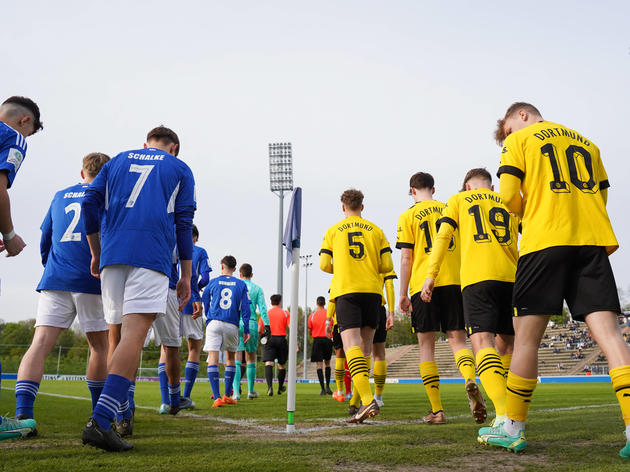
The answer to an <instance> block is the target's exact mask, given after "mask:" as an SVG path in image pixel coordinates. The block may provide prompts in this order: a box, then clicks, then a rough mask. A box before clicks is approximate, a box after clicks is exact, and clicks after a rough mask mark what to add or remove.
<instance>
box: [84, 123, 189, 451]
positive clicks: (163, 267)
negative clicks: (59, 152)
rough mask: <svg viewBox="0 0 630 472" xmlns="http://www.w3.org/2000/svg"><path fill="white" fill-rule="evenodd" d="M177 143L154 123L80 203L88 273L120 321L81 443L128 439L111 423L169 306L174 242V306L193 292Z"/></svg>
mask: <svg viewBox="0 0 630 472" xmlns="http://www.w3.org/2000/svg"><path fill="white" fill-rule="evenodd" d="M178 151H179V138H178V137H177V134H176V133H175V132H174V131H172V130H170V129H168V128H166V127H164V126H158V127H157V128H154V129H152V130H151V131H150V132H149V133H148V135H147V141H146V144H145V147H144V149H138V150H132V151H126V152H123V153H120V154H119V155H118V156H116V157H114V158H113V159H112V160H111V161H110V162H108V163H107V164H105V166H103V168H102V169H101V172H100V173H99V175H98V176H97V177H96V178H95V179H94V181H93V182H92V184H91V185H90V187H89V188H88V189H87V190H86V195H85V198H84V200H83V203H82V205H81V210H82V213H83V217H84V222H85V232H86V234H87V238H88V242H89V244H90V250H91V253H92V262H91V273H92V275H94V276H95V277H100V278H101V290H102V293H103V309H104V312H105V316H106V319H107V321H108V322H109V323H110V324H122V328H121V337H120V342H119V343H118V345H117V347H116V349H115V351H114V353H113V355H112V357H111V359H110V361H109V364H108V375H107V379H106V381H105V386H104V387H103V392H102V393H101V396H100V397H99V400H98V402H97V404H96V407H95V408H94V410H93V412H92V417H91V418H90V419H89V421H88V422H87V424H86V426H85V428H84V429H83V435H82V439H83V443H84V444H90V445H92V446H95V447H98V448H101V449H104V450H107V451H126V450H129V449H131V448H132V447H133V445H132V444H131V443H129V442H127V441H124V440H122V439H121V438H120V436H118V434H117V433H116V432H114V431H113V430H112V429H111V423H112V420H114V418H115V416H116V413H117V411H118V409H119V408H120V405H121V404H124V403H125V402H126V401H128V400H127V399H128V392H129V387H130V385H131V381H132V380H134V378H135V374H136V370H137V368H138V362H139V360H140V353H141V350H142V345H143V343H144V340H145V338H146V335H147V332H148V330H149V328H150V327H151V324H152V323H153V321H154V320H155V318H156V316H164V314H165V313H166V305H167V298H168V274H169V273H170V271H171V265H172V258H173V248H174V247H175V245H176V243H177V251H178V254H179V257H180V263H181V277H180V279H179V281H178V282H177V287H176V291H177V297H178V298H179V300H180V307H179V308H180V309H183V308H184V306H185V305H186V303H188V300H189V299H190V278H191V277H192V230H191V227H192V218H193V215H194V212H195V207H196V204H195V199H194V187H195V181H194V178H193V175H192V172H191V170H190V168H189V167H188V166H187V165H186V164H185V163H184V162H183V161H181V160H180V159H177V157H176V155H177V154H178ZM102 211H104V216H103V218H102V220H101V218H100V214H101V212H102ZM173 228H176V229H175V230H174V229H173ZM99 232H100V237H99ZM101 245H102V249H101Z"/></svg>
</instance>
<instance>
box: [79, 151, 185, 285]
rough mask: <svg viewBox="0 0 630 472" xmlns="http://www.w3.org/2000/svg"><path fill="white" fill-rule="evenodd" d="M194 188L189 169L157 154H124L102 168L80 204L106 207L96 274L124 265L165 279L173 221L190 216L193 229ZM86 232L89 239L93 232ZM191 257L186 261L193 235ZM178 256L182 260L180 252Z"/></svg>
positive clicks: (170, 262) (153, 152)
mask: <svg viewBox="0 0 630 472" xmlns="http://www.w3.org/2000/svg"><path fill="white" fill-rule="evenodd" d="M194 187H195V182H194V178H193V174H192V172H191V170H190V168H189V167H188V166H187V165H186V164H185V163H184V162H183V161H181V160H180V159H178V158H176V157H175V156H173V155H171V154H169V153H167V152H165V151H161V150H159V149H155V148H147V149H139V150H134V151H126V152H122V153H120V154H118V155H117V156H116V157H114V158H113V159H112V160H111V161H109V162H108V163H107V164H105V165H104V166H103V168H102V169H101V172H100V173H99V174H98V176H97V177H96V178H95V179H94V181H93V182H92V185H90V187H89V189H88V191H87V192H86V198H85V201H84V206H85V204H86V203H87V204H89V205H90V207H92V205H94V204H96V206H100V205H101V204H102V205H104V210H105V211H104V215H103V219H102V222H101V226H100V231H101V246H102V249H101V264H100V269H101V270H102V269H103V267H106V266H108V265H114V264H124V265H131V266H135V267H144V268H146V269H153V270H156V271H159V272H162V273H163V274H166V275H167V276H168V275H169V274H170V273H171V265H172V263H173V260H172V255H173V248H174V247H175V245H176V236H175V224H176V218H175V215H176V214H178V213H179V214H186V215H188V216H187V219H190V222H188V221H187V223H190V224H192V215H193V213H194V210H195V190H194ZM86 216H87V215H86ZM87 225H88V221H87V219H86V226H87ZM91 225H92V221H90V226H91ZM86 229H87V230H88V233H90V230H91V228H86ZM178 245H179V244H178ZM190 252H191V254H190V255H188V258H191V257H192V233H191V235H190ZM180 256H181V258H182V259H186V257H185V256H186V255H185V254H183V253H182V251H181V248H180Z"/></svg>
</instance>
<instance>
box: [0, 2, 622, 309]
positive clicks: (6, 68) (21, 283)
mask: <svg viewBox="0 0 630 472" xmlns="http://www.w3.org/2000/svg"><path fill="white" fill-rule="evenodd" d="M3 15H4V18H5V19H11V21H6V20H5V21H4V22H3V25H2V28H1V29H0V41H1V44H2V45H3V46H4V47H3V48H2V53H1V55H0V58H1V61H2V66H3V67H2V68H3V73H2V74H0V95H2V97H0V98H2V99H4V97H8V96H11V95H25V96H29V97H31V98H33V99H34V100H35V101H36V102H37V103H38V104H39V106H40V109H41V113H42V120H43V122H44V126H45V128H44V130H43V131H42V132H40V133H38V134H36V135H34V136H32V137H31V138H29V141H28V154H27V157H26V160H25V161H24V163H23V165H22V167H21V169H20V171H19V174H18V176H17V178H16V180H15V183H14V186H13V187H12V188H11V189H10V191H9V193H10V198H11V205H12V213H13V218H14V225H15V230H16V232H17V233H18V234H20V235H21V236H22V237H23V239H24V240H25V241H26V243H27V244H28V246H27V247H26V248H25V250H24V252H23V253H22V254H20V255H19V256H18V257H15V258H4V257H1V258H0V280H1V286H0V318H1V319H4V320H5V321H17V320H21V319H27V318H33V317H35V314H36V310H37V300H38V296H37V293H36V292H35V287H36V286H37V283H38V281H39V278H40V277H41V274H42V266H41V263H40V256H39V237H40V232H39V226H40V224H41V222H42V220H43V218H44V215H45V214H46V211H47V209H48V205H49V203H50V200H51V198H52V196H53V195H54V193H55V192H56V191H58V190H60V189H62V188H65V187H67V186H70V185H72V184H74V183H76V182H78V181H79V180H80V176H79V172H80V168H81V159H82V157H83V156H84V155H86V154H88V153H89V152H93V151H100V152H105V153H107V154H109V155H112V156H113V155H116V154H117V153H119V152H122V151H124V150H129V149H137V148H141V147H142V145H143V143H144V138H145V136H146V133H147V131H148V130H149V129H151V128H153V127H154V126H156V125H158V124H164V125H166V126H168V127H171V128H172V129H174V130H175V131H176V132H177V133H178V134H179V137H180V140H181V152H180V158H181V159H183V160H184V161H186V162H187V163H188V165H189V166H190V167H191V169H192V170H193V172H194V175H195V179H196V184H197V204H198V211H197V213H196V215H195V223H196V225H197V226H198V228H199V231H200V241H199V245H201V246H203V247H205V248H206V249H207V251H208V254H209V255H210V262H211V264H212V265H213V266H214V267H215V268H218V266H219V261H220V259H221V258H222V257H223V256H224V255H226V254H232V255H234V256H235V257H236V259H237V262H238V263H239V264H240V263H243V262H249V263H251V264H252V265H253V268H254V281H255V282H257V283H258V284H259V285H261V286H262V288H263V289H264V291H265V294H266V295H267V297H268V296H270V295H271V294H273V293H275V292H276V291H277V286H276V274H277V234H278V227H277V220H278V198H277V196H275V195H274V194H272V193H271V191H270V189H269V171H268V144H269V143H271V142H291V143H292V145H293V158H294V182H295V185H296V186H300V187H302V189H303V205H304V206H303V227H302V229H303V239H302V253H303V254H312V255H313V258H312V260H313V262H314V264H313V266H312V267H311V268H310V269H309V274H308V299H309V300H308V304H309V306H313V305H314V300H315V297H317V296H318V295H325V294H326V291H327V288H328V285H329V282H330V275H328V274H325V273H323V272H321V271H320V270H319V267H318V256H317V254H318V251H319V248H320V246H321V241H322V238H323V235H324V232H325V231H326V229H327V228H328V227H329V226H331V225H333V224H334V223H336V222H337V221H339V220H341V219H342V213H341V204H340V202H339V196H340V195H341V193H342V192H343V190H345V189H347V188H351V187H354V188H358V189H360V190H362V191H363V192H364V194H365V201H364V204H365V212H364V217H365V218H367V219H368V220H370V221H372V222H374V223H375V224H377V225H379V226H380V227H381V228H383V230H384V231H385V234H386V236H387V237H388V238H389V240H390V242H391V243H392V246H393V245H394V243H395V237H396V222H397V219H398V216H399V215H400V213H402V212H403V211H404V210H405V209H406V208H408V207H409V206H410V205H411V203H412V202H411V200H410V197H409V196H408V182H409V177H410V176H411V175H412V174H413V173H415V172H417V171H420V170H422V171H425V172H430V173H431V174H432V175H433V176H434V177H435V181H436V195H435V196H436V198H437V199H440V200H443V201H445V200H447V199H448V197H449V196H450V195H452V194H453V193H455V192H457V191H458V189H459V188H460V187H461V182H462V179H463V176H464V174H465V173H466V171H467V170H468V169H470V168H472V167H486V168H487V169H488V170H490V171H491V172H492V173H493V174H494V173H495V172H496V169H497V167H498V162H499V155H500V148H499V147H497V145H496V143H495V142H494V141H493V131H494V128H495V125H496V120H497V119H498V118H499V117H501V116H502V115H503V114H504V112H505V109H506V108H507V107H508V106H509V105H510V104H511V103H513V102H515V101H521V100H524V101H528V102H531V103H533V104H535V105H536V106H537V107H538V108H539V109H540V110H541V112H542V114H543V117H544V118H545V119H547V120H549V121H554V122H557V123H561V124H563V125H565V126H568V127H570V128H573V129H575V130H578V131H579V132H580V133H581V134H582V135H584V136H585V137H587V138H588V139H589V140H591V141H593V142H594V143H596V144H597V145H598V146H599V148H600V150H601V155H602V159H603V161H604V164H605V166H606V169H607V171H608V175H609V180H610V183H611V185H612V188H611V189H610V192H609V202H608V211H609V214H610V217H611V220H612V223H613V228H614V230H615V232H616V235H617V238H618V240H619V243H620V246H621V247H620V249H619V250H618V251H617V252H616V253H614V254H613V255H612V256H611V261H612V264H613V268H614V270H615V276H616V279H617V284H618V285H619V286H622V287H624V288H627V287H630V264H628V261H629V254H630V252H629V251H630V250H629V249H628V246H629V245H630V222H629V221H628V218H627V213H628V212H627V203H626V202H627V201H628V199H629V197H630V193H629V191H628V187H627V181H628V179H629V178H630V164H629V163H628V159H629V157H630V152H629V150H630V141H629V140H628V130H627V126H628V119H627V115H626V111H627V108H628V104H629V103H630V87H629V86H628V84H629V83H630V29H628V27H627V24H628V18H629V17H630V4H629V3H628V2H624V1H616V2H615V1H600V2H596V3H593V2H587V1H557V2H547V1H529V2H526V3H523V2H519V3H512V2H467V1H466V2H465V1H452V2H424V1H402V0H401V1H397V2H378V1H366V0H361V1H345V2H333V1H320V2H305V1H295V0H293V1H269V2H259V1H242V2H213V1H181V2H165V1H136V2H128V1H110V2H82V1H74V2H71V1H63V0H60V1H58V2H46V1H40V0H33V1H29V2H11V3H8V4H6V5H3ZM18 19H19V20H18ZM624 117H625V118H624ZM287 208H288V199H287V200H286V201H285V210H286V209H287ZM394 265H395V268H396V269H398V267H399V265H400V254H399V252H398V251H396V250H394ZM217 272H218V271H217ZM215 274H216V272H215ZM284 280H285V284H284V293H285V299H288V295H289V291H290V289H291V286H290V285H291V284H290V281H289V272H288V271H285V277H284ZM303 282H304V270H302V271H301V285H300V304H301V305H302V304H304V298H305V287H304V284H303Z"/></svg>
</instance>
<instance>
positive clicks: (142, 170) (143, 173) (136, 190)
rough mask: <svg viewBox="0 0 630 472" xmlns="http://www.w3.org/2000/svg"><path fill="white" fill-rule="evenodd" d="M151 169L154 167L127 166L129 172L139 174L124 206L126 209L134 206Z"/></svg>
mask: <svg viewBox="0 0 630 472" xmlns="http://www.w3.org/2000/svg"><path fill="white" fill-rule="evenodd" d="M153 167H155V166H153V165H145V166H141V165H138V164H131V165H130V166H129V172H138V173H139V174H140V177H138V180H137V182H136V185H134V186H133V189H132V190H131V195H129V200H127V204H126V205H125V206H126V207H127V208H133V206H134V205H135V204H136V200H137V199H138V195H140V191H141V190H142V187H144V184H145V182H146V181H147V177H149V174H150V173H151V171H152V170H153Z"/></svg>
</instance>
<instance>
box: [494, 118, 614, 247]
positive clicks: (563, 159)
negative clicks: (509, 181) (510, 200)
mask: <svg viewBox="0 0 630 472" xmlns="http://www.w3.org/2000/svg"><path fill="white" fill-rule="evenodd" d="M501 174H511V175H514V176H515V177H517V178H519V179H520V180H521V194H522V195H523V222H522V223H523V236H522V238H521V244H520V255H521V256H523V255H525V254H528V253H530V252H534V251H540V250H542V249H546V248H548V247H553V246H605V247H606V250H607V252H608V254H611V253H612V252H614V251H615V250H616V249H617V248H618V247H619V243H618V242H617V239H616V238H615V234H614V232H613V229H612V226H611V224H610V219H609V217H608V212H607V211H606V203H605V202H604V199H603V197H602V195H601V192H600V190H604V189H607V188H608V187H609V186H610V185H609V183H608V176H607V175H606V170H605V169H604V165H603V164H602V160H601V158H600V155H599V149H598V148H597V146H595V144H593V143H592V142H590V141H589V140H588V139H586V138H584V137H583V136H581V135H580V134H579V133H577V132H575V131H573V130H571V129H569V128H566V127H564V126H562V125H559V124H556V123H551V122H549V121H541V122H539V123H534V124H532V125H529V126H527V127H525V128H523V129H520V130H518V131H515V132H514V133H511V134H510V135H509V136H508V137H507V138H506V139H505V142H504V143H503V150H502V152H501V165H500V167H499V171H498V175H499V177H500V176H501Z"/></svg>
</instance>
